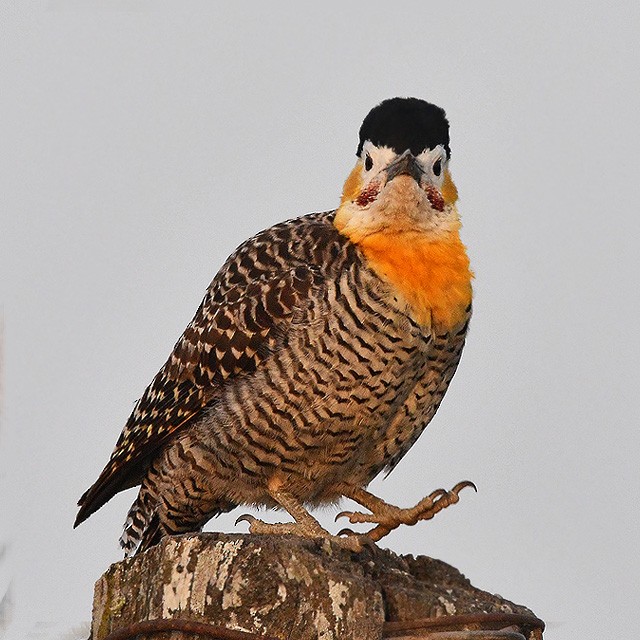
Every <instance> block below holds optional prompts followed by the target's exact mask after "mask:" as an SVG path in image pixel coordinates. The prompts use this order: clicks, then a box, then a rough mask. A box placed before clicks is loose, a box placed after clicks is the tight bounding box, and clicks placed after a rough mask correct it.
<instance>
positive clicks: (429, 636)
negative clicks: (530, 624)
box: [396, 629, 526, 640]
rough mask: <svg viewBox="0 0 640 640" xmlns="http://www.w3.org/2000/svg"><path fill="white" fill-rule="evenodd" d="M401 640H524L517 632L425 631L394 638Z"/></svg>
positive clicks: (480, 630)
mask: <svg viewBox="0 0 640 640" xmlns="http://www.w3.org/2000/svg"><path fill="white" fill-rule="evenodd" d="M396 637H397V638H401V639H402V640H526V638H525V637H524V636H523V635H522V634H521V633H519V632H518V631H508V630H503V631H488V630H484V629H479V630H475V631H426V632H425V633H424V634H423V633H421V634H420V635H417V636H416V635H413V634H412V635H410V636H396Z"/></svg>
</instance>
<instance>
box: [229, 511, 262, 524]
mask: <svg viewBox="0 0 640 640" xmlns="http://www.w3.org/2000/svg"><path fill="white" fill-rule="evenodd" d="M256 520H257V518H255V517H254V516H252V515H251V514H250V513H243V514H242V515H241V516H238V519H237V520H236V522H235V525H234V526H236V527H237V526H238V524H239V523H240V522H248V523H249V526H251V525H252V524H253V523H254V522H256Z"/></svg>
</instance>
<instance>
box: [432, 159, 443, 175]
mask: <svg viewBox="0 0 640 640" xmlns="http://www.w3.org/2000/svg"><path fill="white" fill-rule="evenodd" d="M433 173H434V175H436V176H439V175H440V174H441V173H442V159H441V158H438V159H437V160H436V161H435V162H434V163H433Z"/></svg>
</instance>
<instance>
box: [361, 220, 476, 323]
mask: <svg viewBox="0 0 640 640" xmlns="http://www.w3.org/2000/svg"><path fill="white" fill-rule="evenodd" d="M357 244H358V247H359V248H360V250H361V251H362V253H363V254H364V256H365V258H366V261H367V264H368V266H369V267H370V268H371V269H373V271H374V272H375V273H376V274H377V275H378V276H379V277H380V278H381V279H382V280H384V281H386V282H388V283H389V284H390V285H391V287H392V289H393V290H394V293H395V294H398V295H399V296H400V297H401V298H402V299H403V300H404V301H405V302H406V303H407V305H408V307H409V310H410V314H411V316H412V317H413V319H414V320H415V321H416V322H418V323H419V324H421V325H423V326H427V327H431V329H432V330H435V331H436V332H438V333H440V332H444V331H451V330H453V329H454V328H455V327H456V326H458V325H459V324H460V323H462V322H464V320H465V318H466V316H467V314H468V307H469V305H470V303H471V279H472V277H473V274H472V272H471V270H470V267H469V258H468V257H467V253H466V250H465V247H464V245H463V244H462V241H461V240H460V235H459V233H458V232H457V231H455V232H452V233H450V234H447V235H444V236H442V235H439V236H437V237H430V236H429V234H425V233H421V232H407V231H403V232H401V233H394V232H393V231H381V232H379V233H375V234H371V235H368V236H366V237H365V238H363V239H362V240H361V241H360V242H358V243H357Z"/></svg>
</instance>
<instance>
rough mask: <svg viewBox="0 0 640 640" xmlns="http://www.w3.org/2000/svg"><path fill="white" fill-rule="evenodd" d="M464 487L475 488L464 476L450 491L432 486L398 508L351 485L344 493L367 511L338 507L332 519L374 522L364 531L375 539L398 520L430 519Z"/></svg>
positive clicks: (397, 523)
mask: <svg viewBox="0 0 640 640" xmlns="http://www.w3.org/2000/svg"><path fill="white" fill-rule="evenodd" d="M465 487H473V489H474V490H475V491H477V489H476V485H475V484H473V482H470V481H468V480H465V481H463V482H458V484H457V485H456V486H455V487H453V489H451V491H445V490H444V489H436V490H435V491H433V492H432V493H430V494H429V495H428V496H427V497H426V498H423V499H422V500H420V502H418V504H417V505H416V506H415V507H411V508H408V509H401V508H400V507H396V506H394V505H391V504H388V503H386V502H384V501H383V500H381V499H380V498H377V497H376V496H374V495H373V494H371V493H369V492H367V491H365V490H364V489H354V488H351V489H350V491H348V492H345V495H346V496H347V497H348V498H351V499H352V500H355V501H356V502H358V503H359V504H361V505H362V506H364V507H366V508H367V509H369V510H370V511H371V513H362V512H360V511H342V512H340V513H339V514H338V515H337V516H336V520H337V519H338V518H348V519H349V522H350V523H351V524H358V523H367V524H376V525H377V526H376V527H374V528H373V529H371V531H369V532H367V534H366V535H367V537H368V538H370V539H371V540H373V541H378V540H380V539H381V538H383V537H384V536H386V535H387V534H388V533H389V532H391V531H393V530H394V529H396V528H398V527H399V526H400V525H401V524H407V525H414V524H416V523H417V522H419V521H420V520H430V519H431V518H433V516H435V515H436V513H438V512H440V511H442V510H443V509H446V508H447V507H448V506H450V505H452V504H455V503H456V502H458V500H459V499H460V498H459V495H458V494H459V493H460V491H462V489H464V488H465ZM340 533H341V534H342V533H348V534H351V533H353V532H352V531H351V530H350V529H343V530H342V531H341V532H340Z"/></svg>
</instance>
